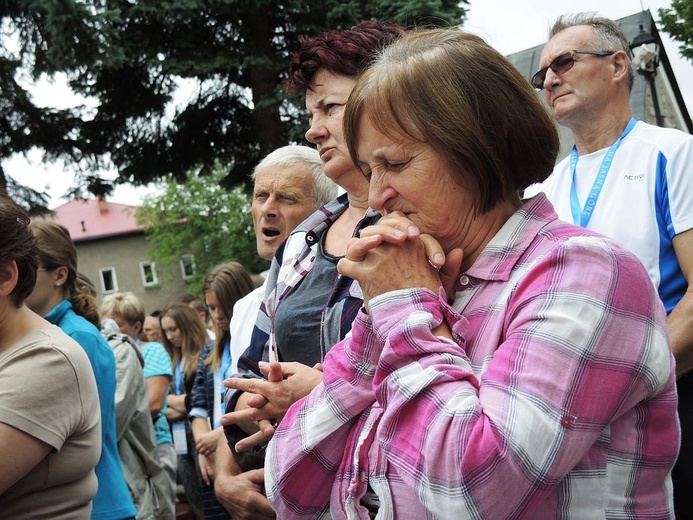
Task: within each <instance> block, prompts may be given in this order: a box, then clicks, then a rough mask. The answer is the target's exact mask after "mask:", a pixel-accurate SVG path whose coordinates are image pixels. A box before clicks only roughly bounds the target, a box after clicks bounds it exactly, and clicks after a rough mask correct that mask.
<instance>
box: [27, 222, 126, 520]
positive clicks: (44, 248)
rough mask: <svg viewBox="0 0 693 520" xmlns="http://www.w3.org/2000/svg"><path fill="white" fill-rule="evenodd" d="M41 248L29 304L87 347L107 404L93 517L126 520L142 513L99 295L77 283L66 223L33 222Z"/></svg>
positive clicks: (103, 411) (102, 404)
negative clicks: (120, 439)
mask: <svg viewBox="0 0 693 520" xmlns="http://www.w3.org/2000/svg"><path fill="white" fill-rule="evenodd" d="M29 227H30V229H31V231H32V233H33V235H34V236H35V237H36V240H37V245H38V249H39V255H38V258H39V268H38V272H37V277H36V286H35V287H34V291H33V292H32V293H31V295H30V296H29V297H28V298H27V300H26V304H27V306H28V307H29V308H30V309H31V310H33V311H34V312H35V313H36V314H39V315H40V316H43V317H44V318H45V319H46V320H47V321H49V322H50V323H52V324H54V325H57V326H58V327H60V328H61V329H62V330H63V332H65V334H67V335H68V336H70V337H71V338H72V339H73V340H75V341H76V342H77V343H79V344H80V345H81V347H82V348H83V349H84V351H85V352H86V353H87V356H88V357H89V361H90V362H91V367H92V370H93V371H94V376H95V378H96V385H97V388H98V394H99V403H100V408H101V439H102V448H101V458H100V459H99V462H98V463H97V464H96V477H97V479H98V483H99V488H98V491H97V493H96V496H95V497H94V502H93V509H92V516H91V518H92V519H113V520H118V519H123V518H133V517H135V516H137V509H136V508H135V505H134V503H133V501H132V498H131V497H130V493H129V491H128V488H127V485H126V483H125V477H124V476H123V468H122V466H121V463H120V456H119V454H118V445H117V442H116V420H115V418H116V415H115V388H116V367H115V357H114V355H113V351H112V350H111V348H110V347H109V346H108V343H106V340H104V339H103V337H102V336H101V333H100V332H99V329H98V328H97V327H96V325H95V323H93V322H94V321H96V322H97V323H98V308H97V306H96V300H95V299H94V297H93V296H92V295H91V294H89V292H87V291H85V290H84V288H83V287H82V286H81V285H79V286H78V284H77V283H76V281H77V250H76V249H75V245H74V243H73V242H72V238H71V237H70V233H69V232H68V230H67V229H65V228H64V227H63V226H61V225H60V224H56V223H55V222H49V221H43V220H42V221H33V222H32V223H31V224H30V225H29Z"/></svg>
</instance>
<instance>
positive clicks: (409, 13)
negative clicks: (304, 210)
mask: <svg viewBox="0 0 693 520" xmlns="http://www.w3.org/2000/svg"><path fill="white" fill-rule="evenodd" d="M466 3H467V2H466V0H463V1H462V2H461V3H460V2H459V1H458V0H417V1H414V0H321V1H319V2H318V1H315V0H311V1H306V0H61V1H56V0H14V1H13V2H0V94H1V95H0V165H1V164H2V161H3V160H4V159H7V158H8V157H10V156H11V155H13V154H15V153H25V152H26V151H28V150H30V149H31V148H32V147H38V148H40V149H43V150H44V151H45V152H46V153H47V158H48V159H49V160H50V159H51V158H58V157H59V158H62V159H65V160H66V163H68V164H72V165H75V164H80V165H81V166H82V168H84V170H85V171H86V174H84V175H81V176H80V182H81V183H82V184H84V185H87V187H89V188H90V187H92V183H91V180H93V178H94V173H96V172H98V171H99V170H100V169H101V168H103V166H104V165H109V166H111V165H112V166H114V167H115V169H116V170H117V171H118V172H119V178H118V182H125V183H133V184H136V185H138V184H146V183H148V182H150V181H153V180H156V179H160V178H168V177H169V176H172V177H173V178H176V179H178V180H181V181H182V180H183V179H185V178H186V175H187V173H188V172H190V171H200V172H203V173H208V172H210V171H211V170H212V169H213V167H214V164H215V161H221V162H222V163H223V164H234V168H233V169H232V170H231V171H230V172H228V173H227V175H226V176H225V177H224V179H223V183H224V185H226V186H236V185H239V184H245V183H247V175H248V174H249V173H250V171H251V170H252V167H253V166H254V165H255V164H256V163H257V162H258V161H259V159H260V158H261V157H263V156H264V155H266V154H267V153H268V152H269V151H271V150H274V149H275V148H277V147H279V146H283V145H286V144H288V143H289V142H291V141H292V140H294V139H296V140H299V141H301V140H302V137H301V132H294V133H292V129H293V128H294V127H295V126H296V125H297V124H300V123H303V122H304V121H305V116H304V114H303V108H302V101H301V100H295V99H287V98H286V96H285V95H284V94H283V92H282V90H281V80H282V78H283V77H284V74H285V72H286V70H287V68H288V61H289V56H290V55H291V54H292V53H293V52H294V51H295V50H297V48H298V45H299V38H300V37H301V36H304V35H307V36H312V35H315V34H318V33H320V32H323V31H325V30H327V29H333V28H346V27H351V26H353V25H355V24H356V23H358V22H361V21H363V20H366V19H377V20H386V19H391V20H394V21H396V22H399V23H400V24H402V25H406V26H420V25H443V26H450V25H457V24H460V23H462V21H463V19H464V16H465V8H464V7H463V4H466ZM58 73H62V74H65V75H66V77H67V78H68V80H69V84H70V87H71V88H72V89H73V90H74V91H75V92H77V93H79V94H81V95H83V96H85V97H87V98H88V99H89V100H90V105H92V104H93V105H92V106H90V107H81V108H76V109H69V110H57V109H47V108H45V107H38V106H36V105H35V104H34V103H33V101H32V99H31V96H30V95H29V94H28V92H27V91H26V89H25V88H23V86H22V85H23V83H22V81H20V79H21V77H22V76H24V77H25V78H33V79H36V78H48V79H51V78H53V77H54V76H55V75H56V74H58ZM181 84H185V85H186V86H187V87H188V88H187V89H186V90H185V92H186V95H185V96H182V95H181V94H180V85H181ZM2 184H3V178H2V176H0V185H2ZM95 186H96V189H101V188H99V184H98V183H96V184H95Z"/></svg>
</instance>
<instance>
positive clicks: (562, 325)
mask: <svg viewBox="0 0 693 520" xmlns="http://www.w3.org/2000/svg"><path fill="white" fill-rule="evenodd" d="M456 289H457V291H456V294H455V298H454V302H453V304H452V306H450V305H448V303H447V298H446V296H445V294H444V292H443V291H442V290H441V293H440V294H439V295H436V294H434V293H433V292H431V291H428V290H423V289H409V290H401V291H394V292H390V293H386V294H384V295H381V296H379V297H376V298H374V299H372V300H371V303H370V314H369V315H366V314H365V313H360V314H359V315H358V317H357V318H356V320H355V321H354V326H353V329H352V336H351V337H350V338H347V339H346V340H344V341H343V342H341V343H339V344H338V345H336V346H335V347H334V348H333V349H332V350H331V352H330V353H329V354H328V355H327V357H326V359H325V362H324V364H323V370H324V380H323V383H322V384H321V385H319V386H318V387H317V388H316V389H315V390H314V391H313V392H312V393H311V394H310V395H309V396H307V397H306V398H304V399H303V400H301V401H299V402H297V403H296V404H295V405H294V406H293V407H291V408H290V409H289V411H288V413H287V414H286V416H285V417H284V419H283V420H282V422H281V424H280V425H279V428H278V430H277V432H276V433H275V435H274V438H273V440H272V441H271V442H270V444H269V448H268V452H267V459H266V472H265V476H266V490H267V495H268V498H269V500H270V502H271V504H272V506H273V507H274V508H275V510H276V511H277V514H278V517H279V518H329V517H330V515H331V516H332V517H333V518H363V519H367V518H368V512H367V510H366V508H365V507H363V506H362V505H361V499H362V497H363V496H364V494H365V493H366V491H367V489H368V487H369V486H370V488H371V489H372V490H373V491H374V492H375V493H376V494H377V495H378V497H379V499H380V511H379V515H378V518H383V519H388V518H396V519H398V520H399V519H405V520H406V519H409V518H411V519H417V520H419V519H423V518H443V519H449V518H461V519H466V518H473V519H491V520H496V519H513V518H542V519H544V518H574V519H577V518H590V519H591V518H653V519H654V518H656V519H666V518H673V503H672V488H671V477H670V474H671V468H672V466H673V464H674V461H675V459H676V455H677V452H678V446H679V425H678V419H677V414H676V394H675V389H674V379H675V378H674V360H673V357H672V355H671V351H670V346H669V340H668V336H667V332H666V316H665V312H664V308H663V306H662V304H661V302H660V300H659V298H658V297H657V294H656V292H655V290H654V288H653V286H652V284H651V283H650V282H649V279H648V277H647V273H646V272H645V270H644V268H643V267H642V265H641V264H640V262H639V261H638V260H637V259H636V258H635V257H634V256H633V255H632V254H631V253H629V252H626V250H625V249H624V248H622V247H621V246H619V245H617V244H616V243H614V242H612V241H610V240H609V239H606V238H603V237H600V236H598V235H595V234H593V233H592V232H590V231H586V230H583V229H580V228H577V227H575V226H572V225H570V224H566V223H563V222H561V221H558V220H557V217H556V214H555V212H554V211H553V208H552V206H551V205H550V203H549V202H548V201H547V200H546V198H545V196H544V195H538V196H537V197H535V198H533V199H531V200H530V201H528V202H526V203H525V205H524V206H523V207H522V208H520V210H518V211H517V212H516V213H515V215H513V217H511V218H510V219H509V220H508V222H506V224H505V225H504V227H503V228H502V229H501V230H500V232H499V233H498V234H497V235H496V236H495V237H494V238H493V240H492V241H491V242H490V243H489V244H488V245H487V246H486V248H485V249H484V251H483V252H482V253H481V255H480V256H479V258H478V259H477V261H476V262H475V263H474V265H473V266H472V267H471V268H470V269H469V270H468V271H467V272H465V273H462V274H461V276H460V277H459V279H458V285H457V288H456ZM443 320H445V321H446V322H447V323H448V324H449V325H450V327H451V329H452V331H453V335H454V338H455V341H449V340H447V339H444V338H440V337H436V336H434V335H433V334H432V333H431V331H432V330H433V329H434V328H435V327H436V326H437V325H438V324H440V323H441V322H442V321H443Z"/></svg>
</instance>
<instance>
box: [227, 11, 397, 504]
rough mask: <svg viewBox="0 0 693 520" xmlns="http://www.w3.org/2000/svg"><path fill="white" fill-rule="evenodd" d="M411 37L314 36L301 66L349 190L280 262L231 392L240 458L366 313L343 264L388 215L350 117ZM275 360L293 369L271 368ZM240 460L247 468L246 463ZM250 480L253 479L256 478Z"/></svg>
mask: <svg viewBox="0 0 693 520" xmlns="http://www.w3.org/2000/svg"><path fill="white" fill-rule="evenodd" d="M404 33H405V30H404V29H403V28H401V27H399V26H397V25H395V24H392V23H389V22H381V23H378V22H370V21H369V22H362V23H360V24H358V25H356V26H354V27H352V28H351V29H346V30H334V31H328V32H325V33H323V34H321V35H319V36H316V37H314V38H307V39H304V40H303V41H302V42H301V48H300V50H299V51H298V52H297V53H296V54H295V55H294V56H293V58H292V60H291V65H290V68H289V77H288V79H287V80H286V81H285V84H284V85H285V89H286V91H287V92H289V93H292V94H298V93H305V96H306V109H307V111H308V115H309V121H310V127H309V129H308V131H307V132H306V139H307V140H308V141H310V142H311V143H313V144H314V145H316V147H317V150H318V152H319V153H320V157H321V159H322V161H323V164H324V167H325V175H326V176H327V177H328V178H330V179H331V180H332V181H334V182H335V183H337V184H338V185H339V186H341V187H342V188H343V189H344V190H345V193H344V194H342V195H341V196H339V197H338V198H337V199H335V200H333V201H332V202H330V203H328V204H326V205H325V206H323V207H322V208H320V209H319V210H318V211H316V212H315V213H313V215H311V216H310V217H308V218H307V219H306V220H305V221H304V222H303V223H302V224H300V225H299V226H298V227H297V228H296V229H295V230H294V231H293V232H292V233H291V234H290V235H289V237H288V238H287V240H286V242H285V243H284V244H283V245H282V246H280V248H279V249H278V250H277V253H276V255H275V258H274V260H273V261H272V266H271V268H270V272H269V274H268V278H267V290H266V292H265V299H264V303H263V304H262V306H261V309H260V312H259V314H258V319H257V322H256V325H255V330H254V331H253V335H252V339H251V344H250V346H249V347H248V349H247V350H246V351H245V354H244V355H243V357H241V359H240V360H239V363H238V367H239V371H241V372H242V373H244V377H245V378H244V379H240V378H234V379H230V380H227V381H226V383H225V384H226V386H228V387H229V388H232V389H235V390H237V391H236V392H227V397H228V399H227V403H228V404H227V412H234V413H230V414H227V415H226V416H225V419H222V424H225V425H227V428H226V431H225V433H226V436H227V439H228V441H229V445H230V446H231V447H232V448H234V449H235V450H236V452H244V451H246V450H248V449H249V448H251V447H253V446H255V445H257V444H259V443H265V442H267V441H268V440H269V438H271V436H272V434H273V433H274V428H275V426H276V425H277V422H278V421H280V420H281V418H282V417H283V415H284V413H285V412H286V410H287V409H288V408H289V406H290V405H291V404H292V403H293V402H295V401H296V400H298V399H300V398H301V397H303V396H305V395H307V394H308V393H309V392H310V391H311V390H312V388H313V387H315V386H316V385H317V384H319V383H320V381H321V380H322V372H321V371H320V370H319V368H318V367H316V365H318V364H319V363H320V362H321V361H322V359H323V358H324V356H325V354H326V353H327V352H328V351H329V350H330V348H332V346H333V345H334V344H336V343H337V342H338V341H340V340H341V339H342V338H343V337H344V336H345V335H346V334H347V333H348V332H349V330H351V323H352V321H353V320H354V317H355V316H356V314H357V312H358V310H359V309H360V308H361V305H362V303H363V302H362V293H361V289H360V287H359V286H358V283H357V282H355V281H354V280H353V279H351V278H348V277H343V276H339V275H338V273H337V262H338V261H339V259H340V258H342V257H343V256H344V254H345V252H346V246H347V243H348V242H349V240H350V239H351V237H352V236H354V235H355V234H357V233H358V230H360V229H361V228H363V227H364V226H367V225H369V224H371V223H373V222H375V221H376V220H377V219H378V218H379V216H380V215H379V214H378V213H375V212H373V211H370V210H368V181H367V180H366V178H365V177H364V176H363V174H362V173H361V172H360V171H359V170H358V168H357V167H356V166H355V165H354V163H353V162H352V160H351V158H350V156H349V151H348V149H347V146H346V143H345V141H344V136H343V132H342V115H343V111H344V106H345V105H346V102H347V99H348V98H349V94H350V93H351V90H352V88H353V87H354V85H355V84H356V81H357V80H358V78H359V76H360V75H361V73H363V71H364V70H365V68H366V67H367V66H368V63H369V62H370V60H371V59H372V58H373V57H374V56H375V55H376V53H377V52H378V51H379V50H380V49H382V48H383V47H384V46H386V45H388V44H390V43H391V42H393V41H394V40H396V39H397V38H399V37H400V36H401V35H403V34H404ZM268 360H269V361H282V362H284V363H282V364H281V365H280V364H279V363H272V364H271V365H269V366H268V365H266V364H265V365H261V362H263V361H268ZM270 366H271V371H270V370H269V368H270ZM258 377H266V378H267V380H264V381H263V380H260V379H258ZM217 451H218V452H222V453H223V451H222V450H217ZM237 455H238V454H237ZM258 458H259V461H258ZM263 458H264V451H263V452H262V453H261V454H260V456H259V457H255V461H254V462H250V460H248V465H247V466H245V467H244V468H243V469H248V468H252V467H253V464H254V465H255V467H258V466H261V465H262V459H263ZM239 461H240V462H241V464H242V465H243V463H244V459H243V457H239ZM229 463H230V464H233V461H229ZM229 463H227V466H228V464H229ZM217 467H220V464H219V463H218V464H217ZM222 471H223V470H222ZM256 471H260V472H261V471H262V470H256ZM244 475H246V477H249V476H251V472H250V471H248V472H246V473H245V474H244ZM252 476H253V478H254V479H255V480H254V481H253V482H252V486H253V487H254V488H255V489H256V490H257V492H258V494H256V495H255V496H254V497H248V498H249V502H252V501H254V502H253V503H252V505H250V506H249V507H258V509H257V510H256V511H255V514H256V515H266V516H255V518H259V517H263V518H264V517H270V516H271V509H270V508H269V505H268V504H266V499H264V497H261V496H260V495H259V493H260V492H261V490H262V486H261V485H260V482H261V480H262V477H261V473H258V474H252ZM241 477H242V476H240V475H239V476H238V477H234V478H236V479H240V478H241ZM223 481H224V479H223V475H218V476H217V483H216V491H217V495H218V496H219V498H220V499H221V501H222V503H224V502H225V501H224V496H226V495H227V496H229V501H228V502H231V501H235V504H229V507H234V508H235V507H240V506H239V503H240V502H242V499H239V494H238V493H239V491H238V490H237V489H234V493H231V492H230V490H231V485H232V484H231V482H230V481H227V482H226V483H223ZM237 481H238V480H237ZM248 485H249V486H250V485H251V484H250V481H249V480H248ZM246 491H247V489H246ZM263 500H264V503H262V502H263ZM265 504H266V507H265ZM237 514H238V513H236V514H234V518H235V517H236V515H237Z"/></svg>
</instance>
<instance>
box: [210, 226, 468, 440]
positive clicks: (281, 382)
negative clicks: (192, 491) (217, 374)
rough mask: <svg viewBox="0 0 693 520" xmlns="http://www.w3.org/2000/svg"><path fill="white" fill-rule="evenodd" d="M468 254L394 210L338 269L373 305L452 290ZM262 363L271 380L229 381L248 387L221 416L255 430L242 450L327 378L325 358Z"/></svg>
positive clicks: (354, 243) (268, 433)
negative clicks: (391, 294)
mask: <svg viewBox="0 0 693 520" xmlns="http://www.w3.org/2000/svg"><path fill="white" fill-rule="evenodd" d="M462 259H463V253H462V250H461V249H453V250H452V251H449V252H448V253H447V255H446V253H445V251H443V248H442V247H441V245H440V243H439V242H438V241H437V240H436V239H435V238H433V237H432V236H431V235H428V234H422V233H421V232H420V231H419V229H418V228H417V227H416V226H415V225H414V223H413V222H412V221H411V220H409V219H408V218H407V217H405V216H404V214H402V213H400V212H393V213H390V214H388V215H387V216H385V217H383V218H382V219H381V220H380V221H379V222H378V223H377V224H375V225H373V226H369V227H367V228H364V229H363V230H361V232H360V236H359V237H358V238H352V239H351V240H350V241H349V245H348V247H347V253H346V255H345V256H344V258H342V259H341V260H340V261H339V263H338V264H337V269H338V271H339V272H340V274H343V275H345V276H349V277H351V278H354V279H356V280H358V282H359V285H360V286H361V290H362V291H363V295H364V307H365V309H366V311H368V303H369V302H370V300H371V299H372V298H374V297H375V296H378V295H380V294H384V293H386V292H388V291H393V290H397V289H407V288H414V287H425V288H428V289H430V290H432V291H434V292H436V293H437V292H438V289H439V288H440V287H441V286H442V287H443V288H444V289H445V291H446V292H447V294H451V293H452V288H453V286H454V283H455V280H456V278H457V275H458V274H459V272H460V266H461V264H462ZM258 366H259V368H260V371H261V372H262V373H263V374H264V375H266V376H267V380H264V379H259V378H254V379H241V378H229V379H227V380H225V381H224V386H226V387H227V388H230V389H234V390H241V391H243V392H244V395H243V396H242V397H241V399H239V401H238V404H237V405H236V409H235V411H233V412H230V413H227V414H225V415H224V416H222V418H221V424H222V425H224V426H228V425H231V424H236V425H238V426H239V427H241V429H243V430H244V431H246V433H248V434H249V436H248V437H246V438H245V439H243V440H241V441H239V442H238V443H236V446H235V449H236V451H237V452H243V451H246V450H249V449H251V448H252V447H254V446H257V445H260V444H264V443H266V442H269V440H270V439H271V438H272V436H273V435H274V432H275V430H276V427H277V424H278V422H279V421H281V419H282V418H283V417H284V414H286V412H287V410H288V409H289V407H290V406H291V405H292V404H293V403H295V402H296V401H298V400H299V399H301V398H302V397H305V396H306V395H308V394H309V393H310V392H311V391H312V390H313V388H315V387H316V386H317V385H318V384H320V382H321V381H322V368H321V366H320V365H319V364H318V365H316V366H315V367H312V368H311V367H308V366H306V365H303V364H301V363H296V362H293V363H278V362H273V363H265V362H260V363H259V364H258Z"/></svg>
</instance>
